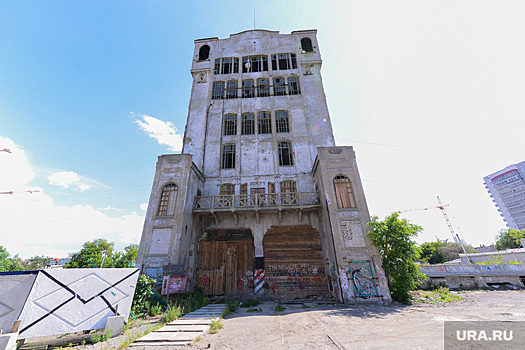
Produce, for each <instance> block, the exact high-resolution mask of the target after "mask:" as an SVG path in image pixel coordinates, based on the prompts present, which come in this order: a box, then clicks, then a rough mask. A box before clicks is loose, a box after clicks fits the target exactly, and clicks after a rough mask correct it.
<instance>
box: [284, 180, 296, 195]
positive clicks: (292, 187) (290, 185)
mask: <svg viewBox="0 0 525 350" xmlns="http://www.w3.org/2000/svg"><path fill="white" fill-rule="evenodd" d="M293 192H297V184H296V182H295V181H282V182H281V193H293Z"/></svg>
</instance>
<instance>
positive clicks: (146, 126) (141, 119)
mask: <svg viewBox="0 0 525 350" xmlns="http://www.w3.org/2000/svg"><path fill="white" fill-rule="evenodd" d="M131 117H132V118H133V119H135V120H134V123H135V124H137V125H138V126H139V128H140V129H141V130H142V131H144V132H145V133H146V135H148V136H149V137H151V138H154V139H155V140H157V142H158V143H160V144H161V145H165V146H168V149H169V150H170V151H174V152H180V151H181V150H182V137H183V136H182V135H181V134H179V133H178V131H179V130H178V129H177V127H176V126H175V125H173V123H172V122H165V121H163V120H160V119H157V118H154V117H151V116H149V115H146V114H142V115H139V116H138V118H137V117H136V116H135V114H134V113H131Z"/></svg>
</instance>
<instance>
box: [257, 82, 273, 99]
mask: <svg viewBox="0 0 525 350" xmlns="http://www.w3.org/2000/svg"><path fill="white" fill-rule="evenodd" d="M257 96H258V97H267V96H270V83H269V82H268V79H259V80H257Z"/></svg>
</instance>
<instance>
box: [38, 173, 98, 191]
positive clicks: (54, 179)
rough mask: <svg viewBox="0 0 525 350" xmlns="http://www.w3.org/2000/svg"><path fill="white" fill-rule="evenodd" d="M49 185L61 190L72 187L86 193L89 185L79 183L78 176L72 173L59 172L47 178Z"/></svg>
mask: <svg viewBox="0 0 525 350" xmlns="http://www.w3.org/2000/svg"><path fill="white" fill-rule="evenodd" d="M47 179H48V180H49V184H50V185H55V186H60V187H62V188H70V187H74V188H77V189H78V190H80V192H84V191H87V190H89V189H90V188H91V185H88V184H85V183H82V182H81V178H80V176H79V175H78V174H77V173H75V172H74V171H59V172H56V173H54V174H52V175H49V176H48V177H47Z"/></svg>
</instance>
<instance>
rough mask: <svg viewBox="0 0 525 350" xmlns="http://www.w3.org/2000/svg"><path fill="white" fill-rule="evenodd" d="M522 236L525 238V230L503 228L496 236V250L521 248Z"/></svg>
mask: <svg viewBox="0 0 525 350" xmlns="http://www.w3.org/2000/svg"><path fill="white" fill-rule="evenodd" d="M520 238H525V230H521V231H519V230H511V229H508V230H501V231H499V234H498V235H497V236H496V244H495V245H494V248H496V250H505V249H513V248H519V247H520V246H521V242H520Z"/></svg>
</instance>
